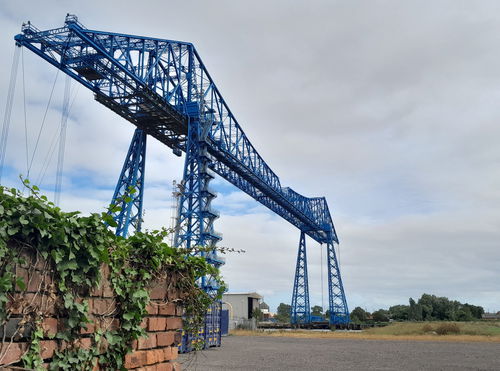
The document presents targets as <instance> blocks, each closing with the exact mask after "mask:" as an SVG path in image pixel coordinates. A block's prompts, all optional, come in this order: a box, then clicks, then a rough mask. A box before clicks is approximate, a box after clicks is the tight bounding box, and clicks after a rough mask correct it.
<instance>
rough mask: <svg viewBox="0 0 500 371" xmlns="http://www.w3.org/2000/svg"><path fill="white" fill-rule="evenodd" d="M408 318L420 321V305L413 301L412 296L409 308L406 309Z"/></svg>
mask: <svg viewBox="0 0 500 371" xmlns="http://www.w3.org/2000/svg"><path fill="white" fill-rule="evenodd" d="M408 319H409V320H410V321H422V319H423V317H422V306H421V305H420V304H417V303H415V300H413V298H410V308H409V309H408Z"/></svg>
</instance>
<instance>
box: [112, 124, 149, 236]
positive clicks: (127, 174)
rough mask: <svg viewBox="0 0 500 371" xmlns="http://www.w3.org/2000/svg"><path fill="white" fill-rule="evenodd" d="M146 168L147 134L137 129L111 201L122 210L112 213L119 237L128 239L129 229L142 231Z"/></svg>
mask: <svg viewBox="0 0 500 371" xmlns="http://www.w3.org/2000/svg"><path fill="white" fill-rule="evenodd" d="M145 166H146V133H145V132H144V131H142V130H141V129H135V132H134V136H133V138H132V142H131V143H130V147H129V150H128V153H127V157H126V158H125V162H124V164H123V168H122V171H121V173H120V177H119V178H118V183H117V184H116V189H115V193H114V194H113V198H112V200H111V205H116V206H119V208H120V210H119V211H114V212H113V211H111V215H112V216H113V219H114V220H115V221H116V223H117V224H118V226H117V227H116V231H115V233H116V234H117V235H118V236H122V237H127V234H128V230H129V227H132V228H133V229H134V230H135V231H140V230H141V223H142V202H143V196H144V172H145Z"/></svg>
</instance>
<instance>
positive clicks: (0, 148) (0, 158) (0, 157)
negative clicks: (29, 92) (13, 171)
mask: <svg viewBox="0 0 500 371" xmlns="http://www.w3.org/2000/svg"><path fill="white" fill-rule="evenodd" d="M14 48H15V49H14V57H13V59H12V68H11V70H10V82H9V90H8V92H7V102H6V103H5V113H4V117H3V126H2V137H1V139H0V183H1V182H2V173H3V165H4V161H5V153H6V150H7V137H8V135H9V128H10V116H11V113H12V103H13V101H14V92H15V90H16V79H17V69H18V66H19V49H20V47H19V46H17V45H16V46H15V47H14Z"/></svg>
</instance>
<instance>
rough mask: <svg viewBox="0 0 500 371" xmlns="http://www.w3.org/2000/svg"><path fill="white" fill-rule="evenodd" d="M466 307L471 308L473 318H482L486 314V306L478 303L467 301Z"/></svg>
mask: <svg viewBox="0 0 500 371" xmlns="http://www.w3.org/2000/svg"><path fill="white" fill-rule="evenodd" d="M464 307H466V308H469V309H470V312H471V314H472V318H473V319H481V318H482V317H483V314H484V308H483V307H481V306H477V305H472V304H468V303H465V304H464Z"/></svg>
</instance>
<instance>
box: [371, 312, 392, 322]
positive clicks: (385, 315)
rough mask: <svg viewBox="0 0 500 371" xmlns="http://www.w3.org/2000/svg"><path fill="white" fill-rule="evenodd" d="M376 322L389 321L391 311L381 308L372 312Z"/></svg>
mask: <svg viewBox="0 0 500 371" xmlns="http://www.w3.org/2000/svg"><path fill="white" fill-rule="evenodd" d="M372 317H373V320H374V321H375V322H389V312H388V311H386V310H384V309H379V310H377V311H375V312H373V313H372Z"/></svg>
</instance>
